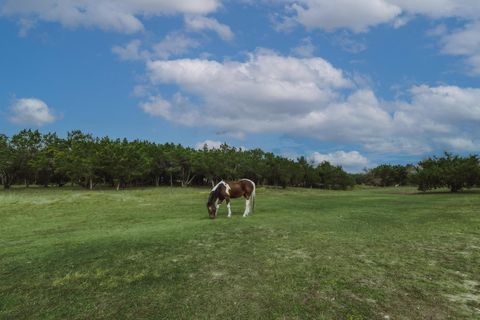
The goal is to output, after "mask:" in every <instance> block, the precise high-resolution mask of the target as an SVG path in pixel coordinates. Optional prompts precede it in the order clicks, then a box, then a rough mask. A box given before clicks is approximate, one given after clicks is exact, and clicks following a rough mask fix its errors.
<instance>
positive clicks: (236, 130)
mask: <svg viewBox="0 0 480 320" xmlns="http://www.w3.org/2000/svg"><path fill="white" fill-rule="evenodd" d="M147 70H148V76H149V78H150V81H151V84H150V85H152V86H160V87H161V86H162V85H169V86H170V85H175V86H177V88H178V91H179V92H180V93H178V94H176V95H175V96H173V98H172V99H170V100H168V101H167V100H164V99H163V98H161V99H159V98H158V97H154V98H151V101H149V102H147V103H146V104H145V105H143V106H142V107H143V108H144V110H145V111H146V112H148V113H150V114H152V115H156V116H160V117H163V118H165V119H167V120H169V121H172V122H176V123H181V124H184V125H188V126H196V125H199V124H200V123H208V124H209V126H212V127H214V128H216V129H217V130H218V131H219V132H223V133H225V134H235V135H244V134H248V133H265V132H274V133H282V134H287V135H291V136H303V137H309V138H314V139H318V140H322V141H330V142H339V143H355V144H358V145H361V146H363V148H364V149H366V150H369V151H373V152H382V153H383V152H386V153H399V152H403V153H408V154H423V153H425V152H429V151H431V150H432V149H433V148H450V147H451V146H452V143H448V142H449V141H450V142H451V141H455V140H452V139H456V138H458V137H462V138H463V139H470V140H472V141H475V139H476V137H478V136H479V134H480V129H479V128H480V126H479V124H480V89H475V88H460V87H455V86H438V87H430V86H426V85H423V86H416V87H413V88H411V90H410V91H409V92H407V94H406V100H403V101H402V100H398V101H390V102H387V101H382V100H381V99H379V98H377V96H376V95H375V93H374V92H373V91H372V90H371V89H368V87H366V88H358V87H355V85H354V84H353V83H354V81H353V80H352V79H349V78H348V77H347V76H346V74H345V73H344V72H342V70H339V69H337V68H335V67H333V66H332V65H331V64H330V63H328V62H327V61H325V60H323V59H321V58H295V57H285V56H280V55H278V54H276V53H273V52H271V51H267V50H260V51H258V52H256V53H253V54H251V55H250V56H249V58H248V59H247V60H246V61H225V62H218V61H212V60H202V59H177V60H157V61H149V62H147ZM187 97H190V98H191V99H188V98H187ZM190 101H195V103H191V102H190ZM477 139H478V138H477ZM456 145H457V146H459V145H460V143H458V141H457V143H456ZM464 146H465V147H468V148H471V146H472V145H467V144H464Z"/></svg>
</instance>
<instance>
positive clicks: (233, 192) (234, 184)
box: [207, 179, 255, 219]
mask: <svg viewBox="0 0 480 320" xmlns="http://www.w3.org/2000/svg"><path fill="white" fill-rule="evenodd" d="M240 197H245V199H246V202H245V211H244V212H243V217H246V216H248V215H249V214H250V213H252V212H253V209H254V207H255V183H254V182H253V181H252V180H248V179H241V180H239V181H229V182H225V181H223V180H222V181H220V182H219V183H217V185H216V186H215V187H213V189H212V191H211V192H210V195H209V196H208V202H207V209H208V214H209V216H210V219H215V217H216V216H217V211H218V207H219V206H220V204H221V203H222V202H223V201H224V200H225V201H226V203H227V208H228V217H229V218H230V217H231V216H232V210H231V209H230V199H235V198H240Z"/></svg>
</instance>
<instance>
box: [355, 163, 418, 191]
mask: <svg viewBox="0 0 480 320" xmlns="http://www.w3.org/2000/svg"><path fill="white" fill-rule="evenodd" d="M415 172H416V169H415V166H414V165H411V164H409V165H405V166H403V165H390V164H382V165H379V166H377V167H375V168H372V169H370V170H365V173H363V174H357V175H355V178H356V182H357V183H359V184H366V185H371V186H378V187H391V186H405V185H408V184H411V183H412V176H413V175H414V174H415Z"/></svg>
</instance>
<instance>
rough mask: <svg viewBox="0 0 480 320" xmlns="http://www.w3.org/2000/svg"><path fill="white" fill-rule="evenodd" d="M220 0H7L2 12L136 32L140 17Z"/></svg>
mask: <svg viewBox="0 0 480 320" xmlns="http://www.w3.org/2000/svg"><path fill="white" fill-rule="evenodd" d="M219 6H220V0H182V1H171V0H41V1H38V0H22V1H18V0H4V1H3V3H2V4H0V14H2V15H7V16H19V17H23V18H33V19H37V20H43V21H49V22H58V23H60V24H61V25H63V26H65V27H70V28H73V27H98V28H101V29H104V30H115V31H118V32H123V33H133V32H138V31H142V30H143V24H142V22H141V21H140V19H139V17H143V16H156V15H157V16H158V15H166V14H176V13H182V14H208V13H210V12H213V11H215V10H216V9H217V8H218V7H219Z"/></svg>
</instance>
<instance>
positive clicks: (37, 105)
mask: <svg viewBox="0 0 480 320" xmlns="http://www.w3.org/2000/svg"><path fill="white" fill-rule="evenodd" d="M10 111H11V113H12V114H11V116H10V119H9V120H10V121H11V122H13V123H16V124H22V125H36V126H42V125H45V124H48V123H51V122H54V121H55V120H56V118H55V116H54V115H53V113H52V110H51V109H50V108H49V107H48V105H47V104H46V103H45V102H43V101H42V100H39V99H35V98H28V99H17V100H15V101H14V103H13V104H12V106H11V108H10Z"/></svg>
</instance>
